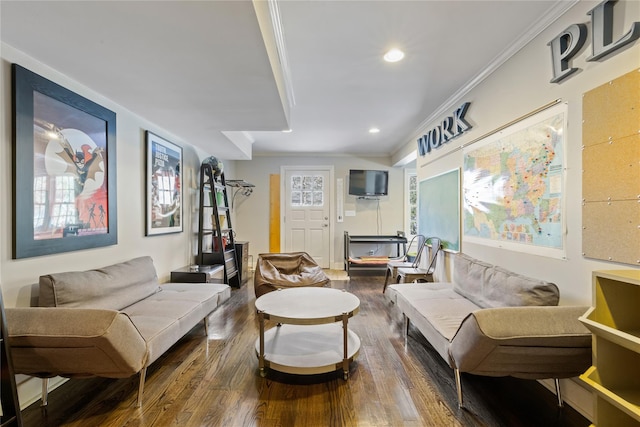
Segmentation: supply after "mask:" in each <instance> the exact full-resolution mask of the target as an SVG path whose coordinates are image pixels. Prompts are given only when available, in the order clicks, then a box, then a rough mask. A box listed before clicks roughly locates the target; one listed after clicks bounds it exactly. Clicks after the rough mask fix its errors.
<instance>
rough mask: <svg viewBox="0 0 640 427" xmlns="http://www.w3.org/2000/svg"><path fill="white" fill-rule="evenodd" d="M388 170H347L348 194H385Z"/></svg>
mask: <svg viewBox="0 0 640 427" xmlns="http://www.w3.org/2000/svg"><path fill="white" fill-rule="evenodd" d="M388 193H389V171H377V170H361V169H351V170H349V194H350V195H352V196H386V195H387V194H388Z"/></svg>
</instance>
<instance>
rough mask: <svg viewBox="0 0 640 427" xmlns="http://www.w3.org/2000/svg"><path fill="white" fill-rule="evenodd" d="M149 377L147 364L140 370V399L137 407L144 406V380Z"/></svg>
mask: <svg viewBox="0 0 640 427" xmlns="http://www.w3.org/2000/svg"><path fill="white" fill-rule="evenodd" d="M146 377H147V367H146V366H145V367H144V368H142V370H141V371H140V382H139V383H138V401H137V402H136V408H141V407H142V392H143V391H144V380H145V378H146Z"/></svg>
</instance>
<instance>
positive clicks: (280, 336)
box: [255, 323, 360, 380]
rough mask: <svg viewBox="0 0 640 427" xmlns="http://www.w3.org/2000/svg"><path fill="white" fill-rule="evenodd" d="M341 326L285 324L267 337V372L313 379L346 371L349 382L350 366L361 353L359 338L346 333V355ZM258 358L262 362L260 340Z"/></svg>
mask: <svg viewBox="0 0 640 427" xmlns="http://www.w3.org/2000/svg"><path fill="white" fill-rule="evenodd" d="M343 342H344V331H343V328H342V323H329V324H322V325H288V324H283V325H280V326H276V327H274V328H271V329H269V330H268V331H265V333H264V368H262V367H261V368H260V375H261V376H263V377H264V376H265V375H266V371H265V368H270V369H273V370H276V371H279V372H284V373H287V374H300V375H312V374H322V373H326V372H333V371H336V370H339V369H343V373H344V379H345V380H346V379H347V377H348V375H349V371H348V364H349V363H350V362H351V361H352V360H353V359H354V358H355V357H356V356H357V355H358V352H359V351H360V338H359V337H358V335H356V334H355V332H353V331H350V330H347V355H346V356H347V357H346V359H345V357H344V356H345V355H344V345H343ZM255 347H256V354H257V356H258V359H259V358H260V338H258V339H257V340H256V345H255Z"/></svg>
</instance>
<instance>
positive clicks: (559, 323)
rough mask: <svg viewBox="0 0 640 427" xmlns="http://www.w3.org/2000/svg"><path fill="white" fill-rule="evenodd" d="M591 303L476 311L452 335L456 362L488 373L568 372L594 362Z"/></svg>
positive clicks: (546, 374)
mask: <svg viewBox="0 0 640 427" xmlns="http://www.w3.org/2000/svg"><path fill="white" fill-rule="evenodd" d="M587 309H588V307H575V306H525V307H500V308H488V309H482V310H478V311H475V312H473V313H471V314H470V315H469V316H467V317H466V318H465V319H464V321H463V322H462V324H461V326H460V328H459V329H458V331H457V332H456V335H455V336H454V337H453V339H452V340H451V346H450V347H449V355H450V358H451V362H452V366H454V367H456V368H458V369H459V370H460V371H462V372H470V373H478V374H482V375H494V376H500V375H512V376H517V377H522V378H554V377H555V378H562V377H570V376H575V375H578V374H579V373H582V372H584V370H585V369H586V368H587V367H588V366H589V365H590V364H591V333H590V332H589V330H588V329H587V328H586V327H585V326H584V325H583V324H582V323H581V322H580V321H579V320H578V318H579V317H580V316H581V315H582V314H584V313H585V312H586V310H587Z"/></svg>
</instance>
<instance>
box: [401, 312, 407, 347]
mask: <svg viewBox="0 0 640 427" xmlns="http://www.w3.org/2000/svg"><path fill="white" fill-rule="evenodd" d="M402 319H403V320H404V326H403V328H402V335H403V336H404V346H405V347H406V346H407V340H408V339H409V317H407V315H406V314H404V313H402Z"/></svg>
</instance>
